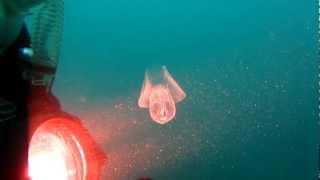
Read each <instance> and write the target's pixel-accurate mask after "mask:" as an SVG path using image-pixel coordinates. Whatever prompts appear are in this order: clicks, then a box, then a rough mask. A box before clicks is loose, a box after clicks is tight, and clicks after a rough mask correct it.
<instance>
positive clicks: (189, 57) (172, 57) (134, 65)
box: [54, 0, 319, 180]
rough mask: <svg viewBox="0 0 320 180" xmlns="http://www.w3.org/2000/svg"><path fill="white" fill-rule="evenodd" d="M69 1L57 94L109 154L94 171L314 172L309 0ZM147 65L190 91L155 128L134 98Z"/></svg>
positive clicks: (161, 175) (208, 176)
mask: <svg viewBox="0 0 320 180" xmlns="http://www.w3.org/2000/svg"><path fill="white" fill-rule="evenodd" d="M65 3H66V4H65V5H66V6H65V23H64V24H65V29H64V35H63V44H62V55H61V60H60V64H59V68H58V73H57V79H56V81H55V85H54V92H55V94H56V95H57V96H58V97H59V98H60V100H61V103H62V105H63V107H64V109H65V110H66V111H68V112H71V113H73V114H75V115H77V116H79V117H80V118H81V119H83V121H84V123H85V125H86V126H87V127H88V128H89V130H90V132H91V133H92V135H93V136H94V137H95V138H96V140H97V142H98V143H99V144H100V145H101V146H102V147H103V149H104V151H105V152H106V153H107V155H108V158H109V159H108V163H107V164H106V166H105V168H104V173H103V178H102V179H111V180H118V179H119V180H130V179H137V178H138V177H141V176H149V177H152V178H153V179H155V180H178V179H183V180H189V179H190V180H192V179H201V180H234V179H246V180H288V179H290V180H309V179H310V180H311V179H316V177H317V168H318V156H317V155H318V153H317V152H318V151H317V144H318V143H319V140H318V137H319V134H318V132H317V131H318V130H319V128H318V126H319V123H318V120H317V117H318V115H317V113H318V112H317V103H318V100H317V99H318V94H317V63H318V62H317V61H318V55H317V51H318V50H317V46H316V44H317V19H318V18H317V11H318V10H317V2H316V1H301V0H291V1H289V0H269V1H259V0H258V1H253V0H244V1H222V0H210V1H209V0H198V1H188V0H187V1H180V0H149V1H144V0H131V1H129V0H117V1H110V0H108V1H96V2H94V1H84V0H68V1H66V2H65ZM155 65H166V66H167V68H168V70H169V72H170V73H171V74H172V75H173V77H174V78H175V79H176V80H177V82H178V83H179V84H180V85H181V86H182V88H183V89H184V90H185V91H186V93H187V98H186V99H185V100H184V101H182V102H181V103H178V104H177V115H176V118H175V119H174V120H173V121H172V122H170V123H168V124H166V125H163V126H162V125H159V124H156V123H155V122H153V121H152V120H151V119H150V117H149V114H148V111H147V110H144V109H140V108H138V106H137V100H138V97H139V92H140V88H141V85H142V81H143V77H144V71H145V70H146V69H147V68H150V67H154V66H155Z"/></svg>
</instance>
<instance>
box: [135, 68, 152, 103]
mask: <svg viewBox="0 0 320 180" xmlns="http://www.w3.org/2000/svg"><path fill="white" fill-rule="evenodd" d="M151 90H152V83H151V81H150V78H149V75H148V73H147V72H146V73H145V75H144V81H143V84H142V88H141V92H140V97H139V100H138V106H139V107H141V108H148V107H149V96H150V93H151Z"/></svg>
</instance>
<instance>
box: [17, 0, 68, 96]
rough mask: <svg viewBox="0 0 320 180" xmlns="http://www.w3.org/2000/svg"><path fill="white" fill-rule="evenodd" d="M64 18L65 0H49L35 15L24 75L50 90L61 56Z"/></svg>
mask: <svg viewBox="0 0 320 180" xmlns="http://www.w3.org/2000/svg"><path fill="white" fill-rule="evenodd" d="M63 18H64V0H48V1H47V2H46V3H44V4H42V5H41V6H40V7H39V8H37V10H36V12H35V13H34V15H33V24H32V35H31V50H28V49H23V50H22V51H23V52H24V53H27V54H29V55H31V58H29V60H28V62H27V64H29V67H27V68H26V71H25V73H24V77H25V78H27V79H30V80H31V83H32V85H35V86H45V87H47V90H48V91H50V90H51V87H52V84H53V81H54V78H55V73H56V69H57V65H58V62H59V57H60V46H61V41H62V31H63Z"/></svg>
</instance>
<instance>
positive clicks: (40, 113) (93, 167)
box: [28, 88, 107, 180]
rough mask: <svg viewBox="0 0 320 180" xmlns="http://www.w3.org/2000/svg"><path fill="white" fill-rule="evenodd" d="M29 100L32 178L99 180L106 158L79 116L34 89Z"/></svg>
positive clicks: (54, 99)
mask: <svg viewBox="0 0 320 180" xmlns="http://www.w3.org/2000/svg"><path fill="white" fill-rule="evenodd" d="M33 92H36V93H33V98H32V99H31V100H30V102H31V103H30V107H31V109H30V111H29V114H30V121H29V133H30V135H29V139H30V145H29V157H28V164H29V167H28V172H29V176H30V177H31V178H32V180H43V179H47V180H56V179H59V180H98V179H99V178H100V176H101V173H102V172H101V171H102V167H103V166H104V165H105V162H106V160H107V158H106V155H105V153H104V152H103V150H102V149H101V148H100V147H99V146H98V144H97V143H96V142H95V140H94V138H93V137H92V136H91V135H90V133H89V131H88V130H87V129H86V128H85V127H84V126H83V124H82V122H81V120H80V119H78V118H77V117H75V116H73V115H70V114H68V113H66V112H63V111H61V110H60V104H59V102H58V101H57V99H56V98H55V97H54V96H48V95H46V96H44V95H45V91H44V90H41V89H37V88H36V89H35V90H34V91H33Z"/></svg>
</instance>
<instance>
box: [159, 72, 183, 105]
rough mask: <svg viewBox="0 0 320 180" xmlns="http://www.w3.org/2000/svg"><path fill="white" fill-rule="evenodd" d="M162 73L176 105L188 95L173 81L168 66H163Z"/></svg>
mask: <svg viewBox="0 0 320 180" xmlns="http://www.w3.org/2000/svg"><path fill="white" fill-rule="evenodd" d="M162 73H163V78H164V80H165V82H166V83H167V86H168V89H169V91H170V93H171V95H172V97H173V99H174V101H175V102H176V103H177V102H180V101H182V100H183V99H184V98H185V97H186V96H187V95H186V93H185V92H184V91H183V90H182V88H181V87H180V86H179V84H178V83H177V82H176V81H175V80H174V79H173V77H172V76H171V74H170V73H169V71H168V69H167V68H166V66H162Z"/></svg>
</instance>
